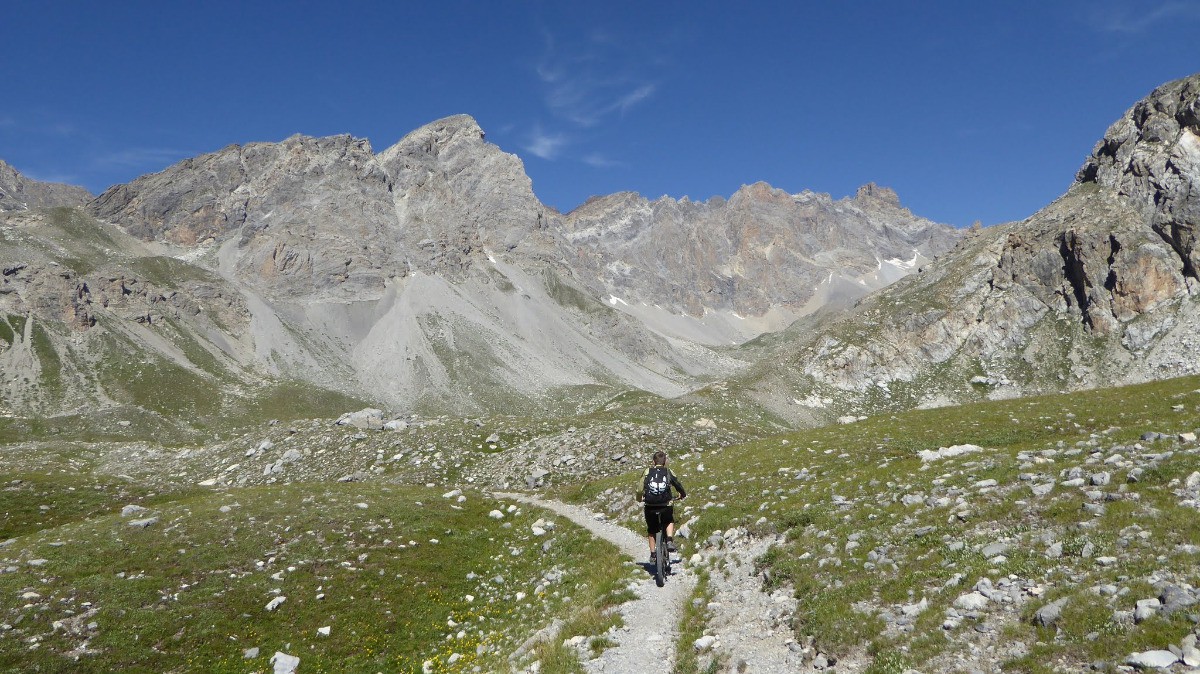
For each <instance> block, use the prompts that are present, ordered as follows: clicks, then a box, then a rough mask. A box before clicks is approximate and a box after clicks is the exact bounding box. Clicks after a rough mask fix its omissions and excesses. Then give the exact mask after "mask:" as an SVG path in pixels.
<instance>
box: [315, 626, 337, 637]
mask: <svg viewBox="0 0 1200 674" xmlns="http://www.w3.org/2000/svg"><path fill="white" fill-rule="evenodd" d="M332 631H333V629H332V628H331V627H330V626H329V625H326V626H325V627H318V628H317V634H320V635H321V636H323V637H327V636H329V633H330V632H332Z"/></svg>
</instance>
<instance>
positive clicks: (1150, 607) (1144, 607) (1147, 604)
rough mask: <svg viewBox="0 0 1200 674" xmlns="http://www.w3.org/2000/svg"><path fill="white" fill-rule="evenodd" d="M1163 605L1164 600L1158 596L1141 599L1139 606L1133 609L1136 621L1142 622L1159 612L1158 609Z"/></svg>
mask: <svg viewBox="0 0 1200 674" xmlns="http://www.w3.org/2000/svg"><path fill="white" fill-rule="evenodd" d="M1161 607H1162V602H1160V601H1159V600H1158V598H1157V597H1154V598H1152V599H1141V600H1139V601H1138V602H1137V608H1136V609H1134V611H1133V620H1134V622H1139V623H1140V622H1142V621H1143V620H1146V619H1147V618H1150V617H1152V616H1154V615H1156V614H1158V609H1159V608H1161Z"/></svg>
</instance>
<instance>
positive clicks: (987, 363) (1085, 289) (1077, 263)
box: [758, 75, 1200, 413]
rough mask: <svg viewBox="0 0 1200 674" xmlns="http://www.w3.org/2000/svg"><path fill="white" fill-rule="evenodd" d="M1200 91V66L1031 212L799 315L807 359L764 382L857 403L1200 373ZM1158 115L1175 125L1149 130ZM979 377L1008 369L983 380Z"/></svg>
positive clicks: (904, 402) (798, 346) (1113, 132)
mask: <svg viewBox="0 0 1200 674" xmlns="http://www.w3.org/2000/svg"><path fill="white" fill-rule="evenodd" d="M1198 97H1200V75H1194V76H1192V77H1189V78H1186V79H1184V80H1180V81H1178V82H1173V83H1171V84H1168V85H1164V86H1163V87H1160V88H1159V89H1158V90H1156V91H1155V92H1154V93H1152V94H1151V95H1150V96H1149V97H1148V98H1147V99H1146V100H1144V101H1142V102H1141V103H1139V104H1137V105H1135V106H1134V107H1133V108H1132V109H1131V110H1130V112H1128V113H1126V115H1125V117H1124V119H1123V120H1122V121H1120V122H1118V123H1117V124H1116V125H1114V126H1113V128H1111V129H1110V130H1109V132H1108V134H1107V135H1106V139H1105V141H1104V142H1102V143H1101V144H1100V145H1099V146H1097V150H1096V151H1095V152H1094V153H1093V156H1092V158H1091V159H1089V161H1088V163H1087V164H1086V165H1085V167H1084V170H1082V171H1081V172H1080V176H1079V181H1078V182H1077V183H1076V184H1075V185H1073V186H1072V187H1071V189H1070V190H1069V191H1068V192H1067V193H1066V194H1065V195H1064V196H1063V197H1061V198H1060V199H1058V200H1057V201H1055V202H1054V203H1052V204H1050V205H1049V206H1047V207H1046V208H1045V209H1043V210H1042V211H1039V212H1038V213H1036V214H1035V215H1033V216H1032V217H1030V218H1029V219H1027V220H1025V221H1022V222H1017V223H1010V224H1007V225H1001V226H996V227H989V228H987V229H984V230H982V231H981V232H978V233H971V234H969V235H968V236H967V237H966V238H964V239H963V240H962V241H961V242H960V243H959V245H958V246H957V247H956V248H955V249H954V250H953V251H951V252H949V253H947V254H946V255H944V256H943V257H942V258H941V259H940V260H939V261H938V262H937V263H936V264H933V265H930V266H928V267H927V268H926V270H925V272H924V273H921V274H917V275H914V276H909V277H907V278H905V279H902V280H900V281H898V282H897V283H895V284H893V285H892V286H889V287H888V288H886V289H884V290H882V291H880V292H879V293H876V294H874V295H872V296H871V297H868V298H866V299H864V300H863V301H862V302H861V304H860V305H859V306H858V307H856V308H855V309H854V310H853V311H852V312H849V313H848V314H845V315H842V316H838V317H836V318H833V319H831V320H827V321H823V322H814V323H811V324H807V325H799V326H797V327H796V329H794V332H795V333H796V334H797V337H798V339H796V340H795V341H794V342H792V343H791V344H790V345H789V346H788V347H786V349H785V351H786V352H785V353H782V354H781V355H780V356H779V358H780V360H782V361H784V362H787V361H789V360H790V361H792V362H797V363H799V365H798V367H797V370H788V371H787V372H786V373H785V372H783V371H779V372H772V373H768V374H767V375H766V377H765V379H766V381H763V382H760V383H758V385H761V386H764V387H771V388H777V389H782V390H787V391H788V393H789V395H790V398H791V399H792V400H796V401H799V402H801V403H803V401H805V400H816V399H819V398H820V399H823V398H832V399H838V398H840V399H841V400H842V401H843V405H847V404H849V406H850V410H851V411H853V410H854V409H856V408H855V405H860V404H871V405H882V406H884V407H889V406H896V407H901V406H911V405H918V406H938V405H945V404H951V403H954V402H960V401H967V400H976V399H980V398H1005V397H1014V396H1018V395H1024V394H1030V393H1037V392H1050V391H1062V390H1067V389H1072V388H1083V387H1089V386H1111V385H1115V384H1124V383H1135V382H1140V381H1146V380H1150V379H1155V378H1159V377H1162V376H1164V374H1163V373H1164V372H1170V373H1171V374H1170V375H1169V376H1178V375H1182V374H1187V373H1193V372H1196V371H1198V367H1200V364H1197V362H1196V360H1195V358H1194V357H1193V356H1192V355H1190V354H1193V353H1194V352H1195V349H1197V348H1200V340H1197V338H1196V337H1195V333H1196V330H1197V329H1200V312H1197V311H1196V309H1195V306H1196V305H1195V303H1194V302H1193V301H1192V300H1191V299H1190V298H1191V297H1192V296H1194V294H1195V292H1196V291H1197V290H1200V285H1198V281H1197V279H1196V277H1195V273H1194V271H1192V269H1193V268H1194V267H1195V262H1194V261H1192V259H1191V255H1192V253H1191V252H1189V251H1191V250H1192V244H1191V243H1190V241H1191V239H1190V238H1189V237H1190V236H1191V235H1190V234H1189V233H1188V232H1190V229H1189V227H1191V226H1192V225H1190V224H1188V223H1195V222H1197V218H1196V217H1195V216H1194V215H1192V213H1193V209H1194V207H1195V201H1196V199H1197V195H1200V162H1198V161H1197V159H1200V136H1198V135H1197V134H1198V133H1200V128H1198V127H1196V126H1195V125H1194V116H1193V113H1192V111H1194V110H1195V109H1196V106H1197V102H1196V101H1197V99H1198ZM1159 117H1162V118H1164V119H1165V118H1170V119H1171V120H1175V122H1174V123H1175V124H1176V125H1177V127H1178V128H1176V127H1175V126H1172V125H1171V124H1166V123H1164V124H1160V125H1159V126H1160V127H1161V129H1159V130H1158V131H1153V132H1151V131H1149V130H1148V126H1147V124H1150V120H1151V118H1155V119H1157V118H1159ZM1156 128H1157V127H1156ZM1164 129H1165V130H1167V131H1170V133H1166V132H1165V131H1163V130H1164ZM868 326H869V327H868ZM806 333H807V334H806ZM935 369H936V372H937V374H936V376H931V375H933V373H934V372H935ZM981 370H982V372H983V374H982V375H981V374H980V371H981ZM952 373H953V374H952ZM976 377H983V378H984V381H987V382H993V381H994V382H1003V381H1006V380H1007V382H1008V383H1007V384H1000V385H994V386H992V385H988V386H982V385H979V384H971V383H970V382H971V380H972V379H973V378H976ZM777 379H778V381H776V380H777ZM976 381H978V380H976ZM798 382H799V383H798ZM893 384H897V385H898V386H896V387H895V388H902V389H904V393H903V395H892V391H893V390H894V388H893ZM780 409H781V411H786V410H787V409H788V407H787V406H781V408H780ZM792 409H795V407H794V406H793V407H792ZM793 413H795V412H793Z"/></svg>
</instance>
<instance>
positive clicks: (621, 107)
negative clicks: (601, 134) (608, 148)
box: [525, 28, 665, 167]
mask: <svg viewBox="0 0 1200 674" xmlns="http://www.w3.org/2000/svg"><path fill="white" fill-rule="evenodd" d="M542 37H543V42H544V45H543V53H542V57H541V59H539V60H538V62H537V63H535V64H533V74H534V75H535V76H536V77H537V80H538V82H539V83H540V85H541V87H542V103H543V105H544V106H545V112H546V113H547V114H548V118H547V119H545V120H543V121H544V122H545V123H546V126H545V127H543V126H542V124H541V123H539V124H538V125H535V128H534V129H533V130H532V131H531V132H530V134H529V138H530V140H529V142H528V144H527V145H526V146H525V149H526V150H528V151H529V152H531V153H533V154H534V155H536V156H538V157H541V158H543V159H555V158H558V157H560V156H562V155H563V154H564V150H565V149H566V147H567V146H568V145H574V146H576V147H577V148H579V150H577V151H582V147H586V144H587V139H588V137H589V136H591V137H594V135H595V133H596V131H595V130H596V129H598V128H600V127H603V126H604V125H607V124H611V123H613V122H616V121H619V120H620V119H622V118H624V117H625V116H626V115H629V114H631V112H632V111H633V110H634V109H635V108H637V107H638V106H639V105H641V104H643V103H644V102H645V101H646V100H647V99H650V98H651V97H653V96H654V95H655V94H656V93H657V92H658V91H659V84H658V80H659V79H661V75H662V73H661V72H660V71H661V67H662V65H663V64H664V63H665V60H664V59H663V58H661V57H660V56H659V55H657V54H655V53H653V50H654V49H656V48H657V47H648V46H647V45H648V44H657V43H656V42H654V41H650V40H644V39H631V38H630V37H629V36H628V35H625V34H623V33H622V32H620V31H612V30H606V29H602V28H593V29H592V30H591V31H590V32H589V33H587V34H585V35H581V36H577V37H574V38H571V39H560V36H558V35H555V34H554V33H552V32H550V31H549V30H543V31H542ZM568 140H570V142H568ZM580 146H582V147H580ZM576 159H578V160H579V161H583V162H584V163H586V164H589V165H591V166H597V167H612V166H617V165H620V163H619V162H616V161H614V160H612V159H610V158H608V157H606V156H605V155H602V154H599V153H591V154H587V155H585V156H583V157H576Z"/></svg>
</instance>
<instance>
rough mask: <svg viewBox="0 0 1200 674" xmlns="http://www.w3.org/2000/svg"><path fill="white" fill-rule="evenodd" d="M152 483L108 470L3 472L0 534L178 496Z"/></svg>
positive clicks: (10, 534) (48, 526)
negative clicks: (89, 472)
mask: <svg viewBox="0 0 1200 674" xmlns="http://www.w3.org/2000/svg"><path fill="white" fill-rule="evenodd" d="M180 496H181V492H174V493H170V494H162V493H157V492H156V491H155V490H153V489H152V488H150V487H149V486H147V485H145V484H142V483H138V482H130V481H124V480H116V479H113V478H111V477H105V476H94V477H92V476H89V475H81V474H78V473H75V474H61V473H59V474H54V473H50V474H43V473H4V474H0V540H5V539H9V538H14V537H17V536H24V535H27V534H30V533H33V532H36V531H41V530H44V529H53V528H55V527H58V526H62V525H64V524H67V523H69V522H77V521H80V520H85V519H88V518H90V517H94V516H98V515H102V514H111V513H113V512H115V511H119V510H120V509H121V508H122V507H123V506H126V505H129V504H141V505H153V504H155V503H159V502H162V501H167V500H170V499H175V498H179V497H180Z"/></svg>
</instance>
